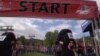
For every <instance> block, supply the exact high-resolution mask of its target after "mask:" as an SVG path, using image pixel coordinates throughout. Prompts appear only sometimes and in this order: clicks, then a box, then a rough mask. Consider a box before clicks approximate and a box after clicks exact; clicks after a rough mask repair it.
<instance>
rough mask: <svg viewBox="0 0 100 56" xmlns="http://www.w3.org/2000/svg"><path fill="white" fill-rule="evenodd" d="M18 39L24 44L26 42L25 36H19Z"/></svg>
mask: <svg viewBox="0 0 100 56" xmlns="http://www.w3.org/2000/svg"><path fill="white" fill-rule="evenodd" d="M19 39H20V41H21V42H22V44H23V45H25V44H26V43H27V39H26V38H25V36H20V38H19Z"/></svg>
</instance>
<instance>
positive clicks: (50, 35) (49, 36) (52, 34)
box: [44, 30, 58, 46]
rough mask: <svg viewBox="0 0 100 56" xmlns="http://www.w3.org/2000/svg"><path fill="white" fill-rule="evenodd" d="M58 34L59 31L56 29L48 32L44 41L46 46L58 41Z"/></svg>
mask: <svg viewBox="0 0 100 56" xmlns="http://www.w3.org/2000/svg"><path fill="white" fill-rule="evenodd" d="M57 35H58V31H57V30H55V31H54V32H50V31H49V32H47V33H46V35H45V37H46V38H45V40H44V43H45V45H46V46H52V45H53V44H54V43H55V41H56V37H57Z"/></svg>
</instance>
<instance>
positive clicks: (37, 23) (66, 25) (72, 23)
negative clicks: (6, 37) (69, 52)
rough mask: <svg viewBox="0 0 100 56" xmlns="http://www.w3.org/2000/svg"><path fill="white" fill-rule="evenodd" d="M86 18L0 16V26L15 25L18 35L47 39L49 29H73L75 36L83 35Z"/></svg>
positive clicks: (15, 31)
mask: <svg viewBox="0 0 100 56" xmlns="http://www.w3.org/2000/svg"><path fill="white" fill-rule="evenodd" d="M84 21H85V20H64V19H63V20H59V19H46V18H44V19H40V18H38V19H37V18H16V17H10V18H9V19H8V17H0V26H8V25H9V26H13V29H14V33H15V34H16V36H17V37H18V36H21V35H25V36H26V38H29V35H30V36H34V35H35V37H34V38H36V39H41V40H43V39H45V34H46V32H48V31H52V32H53V31H54V30H58V31H60V30H61V29H71V30H72V32H73V36H74V38H80V37H82V29H81V24H82V23H83V22H84Z"/></svg>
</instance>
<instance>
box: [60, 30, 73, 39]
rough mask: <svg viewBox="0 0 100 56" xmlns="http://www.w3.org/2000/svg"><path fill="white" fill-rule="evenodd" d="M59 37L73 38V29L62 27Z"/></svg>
mask: <svg viewBox="0 0 100 56" xmlns="http://www.w3.org/2000/svg"><path fill="white" fill-rule="evenodd" d="M58 37H66V38H72V37H73V36H72V31H71V30H70V29H62V30H61V31H60V32H59V34H58Z"/></svg>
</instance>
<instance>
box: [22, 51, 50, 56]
mask: <svg viewBox="0 0 100 56" xmlns="http://www.w3.org/2000/svg"><path fill="white" fill-rule="evenodd" d="M22 56H51V55H47V54H44V53H38V52H30V53H25V54H23V55H22Z"/></svg>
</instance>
